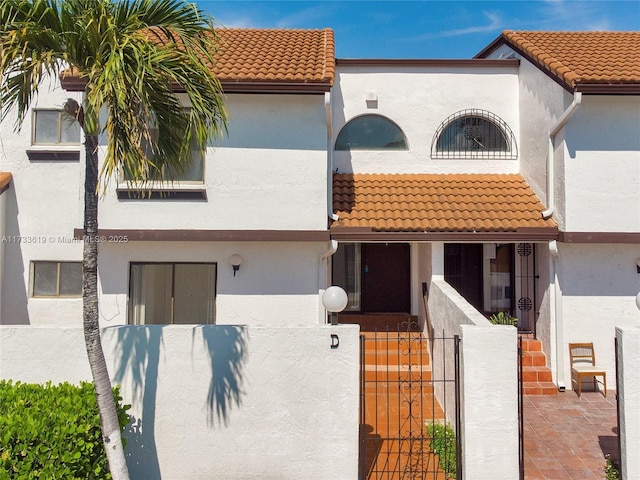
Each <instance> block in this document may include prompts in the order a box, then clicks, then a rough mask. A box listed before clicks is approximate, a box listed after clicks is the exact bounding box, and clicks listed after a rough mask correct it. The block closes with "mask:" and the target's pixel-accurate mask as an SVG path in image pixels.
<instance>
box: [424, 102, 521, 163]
mask: <svg viewBox="0 0 640 480" xmlns="http://www.w3.org/2000/svg"><path fill="white" fill-rule="evenodd" d="M431 156H432V157H433V158H505V159H514V158H517V156H518V152H517V148H516V142H515V137H514V136H513V133H512V132H511V129H510V128H509V126H508V125H507V124H506V123H505V121H504V120H502V119H501V118H500V117H498V116H497V115H494V114H493V113H491V112H487V111H486V110H478V109H468V110H461V111H459V112H456V113H454V114H453V115H451V116H449V117H448V118H447V119H446V120H445V121H444V122H442V123H441V124H440V127H438V130H437V131H436V134H435V136H434V137H433V142H432V144H431Z"/></svg>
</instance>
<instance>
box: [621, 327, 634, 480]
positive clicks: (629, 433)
mask: <svg viewBox="0 0 640 480" xmlns="http://www.w3.org/2000/svg"><path fill="white" fill-rule="evenodd" d="M616 338H617V339H618V365H619V367H618V383H619V385H620V387H619V388H618V402H619V412H620V447H621V459H620V466H621V470H622V477H621V479H622V480H632V479H634V478H640V455H638V452H640V370H639V369H638V365H640V322H637V323H636V325H634V326H630V327H622V328H620V327H619V328H616Z"/></svg>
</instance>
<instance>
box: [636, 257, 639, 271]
mask: <svg viewBox="0 0 640 480" xmlns="http://www.w3.org/2000/svg"><path fill="white" fill-rule="evenodd" d="M636 270H638V273H640V258H639V259H638V260H637V261H636Z"/></svg>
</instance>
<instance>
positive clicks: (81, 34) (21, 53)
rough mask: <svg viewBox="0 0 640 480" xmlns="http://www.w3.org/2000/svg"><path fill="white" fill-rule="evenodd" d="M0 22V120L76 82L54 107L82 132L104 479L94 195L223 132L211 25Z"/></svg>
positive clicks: (194, 13) (55, 4)
mask: <svg viewBox="0 0 640 480" xmlns="http://www.w3.org/2000/svg"><path fill="white" fill-rule="evenodd" d="M0 15H1V22H2V24H1V27H2V28H1V30H0V75H2V77H1V83H0V108H1V113H0V118H1V119H4V118H5V117H6V116H7V115H8V113H9V112H10V111H12V112H13V111H17V119H16V128H19V127H20V125H21V124H22V121H23V120H24V118H25V115H26V114H27V112H28V109H29V106H30V104H31V103H32V100H33V99H34V97H35V96H36V95H37V93H38V86H39V85H40V84H41V83H42V81H43V80H44V79H46V78H49V77H52V76H60V75H62V76H65V75H73V76H77V77H79V78H80V79H81V80H82V81H84V82H85V83H86V88H85V94H84V99H83V101H82V103H81V104H77V103H76V102H74V101H72V100H70V101H68V102H67V103H66V104H65V110H66V111H67V112H68V113H71V114H72V115H73V116H74V117H75V118H76V119H77V121H78V122H79V123H80V126H81V127H82V130H83V132H84V140H85V152H86V169H85V187H84V201H85V205H84V249H83V265H82V273H83V288H82V300H83V325H84V336H85V342H86V347H87V354H88V358H89V365H90V367H91V372H92V375H93V380H94V385H95V390H96V398H97V402H98V408H99V411H100V418H101V427H102V434H103V439H104V444H105V449H106V451H107V459H108V462H109V469H110V471H111V473H112V476H113V478H114V479H116V480H119V479H123V478H128V472H127V467H126V463H125V459H124V452H123V448H122V442H121V438H120V428H119V425H118V418H117V415H116V410H115V404H114V400H113V395H112V392H111V382H110V380H109V376H108V371H107V367H106V362H105V358H104V354H103V351H102V345H101V341H100V330H99V322H98V291H97V265H98V241H97V239H98V238H99V237H98V195H99V193H100V191H102V192H105V191H106V186H107V184H108V181H109V179H110V178H112V177H113V176H114V175H121V176H122V177H121V178H125V179H127V180H128V181H130V182H132V183H133V184H135V185H140V186H148V185H149V184H150V182H153V181H156V180H157V179H159V178H160V179H165V178H166V176H167V175H169V176H170V175H171V174H172V173H173V174H175V173H179V172H181V171H183V170H184V169H185V168H187V167H188V165H189V162H190V158H191V156H190V151H191V146H192V145H193V144H196V145H198V147H199V148H202V149H204V148H205V147H206V145H207V144H209V142H210V141H211V140H212V139H213V138H215V137H216V136H217V135H218V134H219V133H220V132H221V131H222V130H223V129H224V128H226V112H225V108H224V105H223V102H222V90H221V87H220V83H219V82H218V81H217V80H216V78H215V77H214V75H213V74H212V72H211V67H212V65H213V64H214V55H215V50H216V43H217V38H216V35H215V31H214V28H213V21H212V19H211V18H210V17H208V16H207V15H205V14H204V13H203V12H202V11H200V10H199V9H198V8H197V7H196V6H195V5H192V4H188V3H186V2H185V1H184V0H158V1H156V0H3V1H2V2H1V6H0ZM178 93H183V94H186V97H187V98H188V102H187V104H188V107H190V108H189V109H185V108H184V104H183V102H181V101H180V99H179V98H178ZM100 113H102V116H101V115H100ZM101 118H103V119H104V120H103V124H101V123H100V119H101ZM103 134H105V135H104V136H105V138H106V140H105V142H106V152H105V154H104V157H103V158H102V166H101V168H100V170H99V163H98V146H99V141H100V136H101V135H103ZM169 179H170V178H169Z"/></svg>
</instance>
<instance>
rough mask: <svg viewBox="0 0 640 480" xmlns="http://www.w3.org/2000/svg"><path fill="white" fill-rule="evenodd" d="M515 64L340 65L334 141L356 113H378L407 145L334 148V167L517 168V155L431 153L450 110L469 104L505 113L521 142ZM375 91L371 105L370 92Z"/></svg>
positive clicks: (500, 170)
mask: <svg viewBox="0 0 640 480" xmlns="http://www.w3.org/2000/svg"><path fill="white" fill-rule="evenodd" d="M517 72H518V70H517V68H516V67H509V68H504V67H503V68H486V67H416V66H405V67H401V66H389V67H374V66H367V67H364V66H344V65H343V66H340V65H339V66H338V68H337V76H336V84H335V86H334V89H333V92H334V102H333V141H334V143H335V139H336V138H337V136H338V134H339V133H340V130H341V128H342V127H343V126H344V125H345V124H346V123H347V122H348V121H349V120H351V119H352V118H353V117H356V116H358V115H362V114H378V115H383V116H385V117H388V118H389V119H390V120H392V121H393V122H395V123H396V124H397V125H398V126H399V127H400V129H402V131H403V132H404V134H405V136H406V137H407V142H408V146H409V150H408V151H388V150H386V151H377V152H376V151H357V150H355V151H346V152H345V151H336V152H334V167H335V168H337V169H338V170H339V171H340V172H346V173H349V172H357V173H517V172H518V161H517V160H488V159H483V160H469V159H464V160H451V159H431V142H432V140H433V137H434V135H435V133H436V130H437V129H438V127H439V126H440V124H441V123H442V122H443V121H444V120H445V119H446V118H447V117H448V116H449V115H451V114H453V113H455V112H457V111H459V110H463V109H470V108H478V109H483V110H488V111H490V112H492V113H494V114H496V115H498V116H499V117H500V118H502V119H503V120H504V121H505V122H506V123H507V124H508V125H509V127H510V128H511V130H512V131H513V134H514V135H515V138H516V142H517V143H518V149H520V145H519V142H518V138H519V135H520V119H519V116H518V77H517ZM369 92H374V93H375V94H376V95H377V99H378V100H377V103H376V107H375V108H372V107H370V106H369V105H368V104H367V102H366V100H365V99H366V95H367V93H369Z"/></svg>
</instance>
